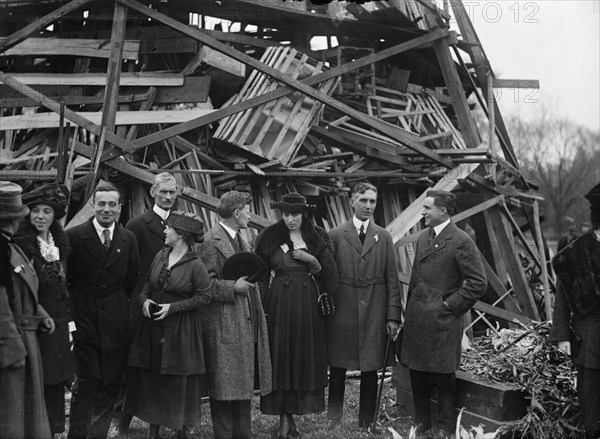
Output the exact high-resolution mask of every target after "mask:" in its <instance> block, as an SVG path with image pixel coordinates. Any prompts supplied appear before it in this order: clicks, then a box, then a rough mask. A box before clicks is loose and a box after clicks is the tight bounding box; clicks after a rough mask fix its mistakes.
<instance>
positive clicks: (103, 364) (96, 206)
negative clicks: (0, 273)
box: [67, 183, 140, 439]
mask: <svg viewBox="0 0 600 439" xmlns="http://www.w3.org/2000/svg"><path fill="white" fill-rule="evenodd" d="M92 207H93V210H94V216H93V217H92V218H90V220H89V221H86V222H85V223H83V224H81V225H79V226H76V227H73V228H71V229H69V230H68V231H67V235H68V237H69V241H70V242H71V254H70V255H69V259H68V262H67V267H68V275H69V292H70V296H71V306H72V312H73V319H74V321H75V325H76V327H77V330H76V331H75V332H74V333H73V338H74V349H73V351H74V354H75V360H76V375H77V381H76V385H75V389H74V391H73V396H72V400H71V413H70V417H69V419H70V428H69V439H78V438H86V437H88V438H105V437H106V435H107V432H108V429H109V427H110V422H111V419H112V416H113V413H114V404H115V402H116V401H117V399H118V396H119V390H120V383H121V377H122V375H123V374H124V373H125V370H126V361H127V355H128V351H129V335H128V329H129V328H128V326H129V300H130V297H131V294H132V292H133V290H134V288H135V286H136V284H137V281H138V277H139V273H140V257H139V253H138V246H137V242H136V239H135V235H134V234H133V233H132V232H130V231H129V230H127V229H125V228H124V227H122V226H121V225H119V224H118V223H117V219H118V217H119V214H120V212H121V199H120V194H119V191H118V190H117V188H116V187H114V186H113V185H111V184H109V183H101V184H100V185H98V186H97V187H96V189H95V190H94V195H93V197H92ZM92 417H93V419H92Z"/></svg>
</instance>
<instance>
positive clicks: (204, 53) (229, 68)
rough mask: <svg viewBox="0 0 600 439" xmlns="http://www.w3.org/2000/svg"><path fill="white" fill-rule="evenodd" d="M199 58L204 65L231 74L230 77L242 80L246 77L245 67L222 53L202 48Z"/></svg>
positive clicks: (206, 47) (205, 47)
mask: <svg viewBox="0 0 600 439" xmlns="http://www.w3.org/2000/svg"><path fill="white" fill-rule="evenodd" d="M200 58H201V59H202V61H203V62H205V63H206V64H208V65H211V66H213V67H216V68H218V69H221V70H223V71H225V72H227V73H231V74H232V75H236V76H241V77H242V78H243V77H245V76H246V66H245V65H244V64H243V63H241V62H239V61H236V60H235V59H233V58H231V57H230V56H227V55H225V54H224V53H221V52H219V51H217V50H214V49H211V48H210V47H208V46H202V47H201V48H200Z"/></svg>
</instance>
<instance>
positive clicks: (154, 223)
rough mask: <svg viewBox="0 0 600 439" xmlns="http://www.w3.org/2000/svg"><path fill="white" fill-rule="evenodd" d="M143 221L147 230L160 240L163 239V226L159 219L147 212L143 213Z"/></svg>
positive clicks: (152, 212)
mask: <svg viewBox="0 0 600 439" xmlns="http://www.w3.org/2000/svg"><path fill="white" fill-rule="evenodd" d="M144 221H145V222H146V224H147V226H148V229H150V231H151V232H152V233H154V234H155V235H156V236H158V237H160V239H163V240H164V239H165V226H164V224H163V221H162V220H161V218H160V217H159V216H158V215H157V214H156V213H155V212H154V211H153V210H152V209H150V210H147V211H146V213H144Z"/></svg>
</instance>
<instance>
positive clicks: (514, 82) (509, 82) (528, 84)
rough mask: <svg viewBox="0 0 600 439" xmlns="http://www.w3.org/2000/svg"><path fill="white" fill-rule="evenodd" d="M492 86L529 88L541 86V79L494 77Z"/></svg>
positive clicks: (518, 88)
mask: <svg viewBox="0 0 600 439" xmlns="http://www.w3.org/2000/svg"><path fill="white" fill-rule="evenodd" d="M492 87H494V88H512V89H517V90H520V89H527V88H535V89H539V88H540V81H539V80H537V79H500V78H495V77H492Z"/></svg>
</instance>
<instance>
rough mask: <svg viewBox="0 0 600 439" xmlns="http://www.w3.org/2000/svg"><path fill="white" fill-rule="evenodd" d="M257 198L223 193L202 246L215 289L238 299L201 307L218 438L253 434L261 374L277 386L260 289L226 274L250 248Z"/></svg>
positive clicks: (267, 385) (267, 386) (267, 387)
mask: <svg viewBox="0 0 600 439" xmlns="http://www.w3.org/2000/svg"><path fill="white" fill-rule="evenodd" d="M251 202H252V196H251V195H250V194H248V193H245V192H238V191H229V192H226V193H225V194H223V195H222V196H221V198H220V199H219V204H218V206H217V213H218V214H219V216H220V218H221V221H220V222H219V223H218V224H216V225H215V226H214V227H213V228H212V229H211V230H210V231H209V232H208V233H206V235H204V242H203V244H202V246H201V247H200V256H201V258H202V260H203V261H204V263H205V264H206V268H207V270H208V274H209V275H210V276H211V278H213V279H214V283H213V288H212V291H211V293H212V294H213V295H214V296H220V297H224V296H227V295H230V296H231V298H232V301H230V302H229V303H227V302H222V303H219V302H213V303H212V304H209V305H208V306H206V307H204V308H203V309H202V311H201V312H202V315H203V321H204V326H203V337H204V343H205V349H206V369H207V376H208V382H209V393H210V411H211V416H212V423H213V431H214V435H215V438H216V439H229V438H242V439H243V438H250V437H252V430H251V422H250V420H251V417H250V409H251V406H250V400H251V398H252V395H253V393H254V388H255V385H254V384H255V376H258V378H259V382H260V389H261V392H262V393H263V394H267V393H269V392H270V391H271V358H270V355H269V343H268V338H267V334H268V333H267V323H266V319H265V314H264V312H263V307H262V304H261V301H260V294H259V293H258V288H256V287H255V285H254V284H252V283H250V282H248V281H247V280H246V277H240V278H238V279H236V280H225V279H224V278H223V277H224V276H223V266H224V265H225V261H226V260H227V259H228V258H230V257H232V256H233V255H235V254H240V253H243V252H250V247H249V246H248V244H247V243H246V241H244V239H243V238H242V236H241V235H240V232H239V231H240V230H241V229H246V228H248V221H249V220H250V203H251ZM219 300H223V299H219Z"/></svg>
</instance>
